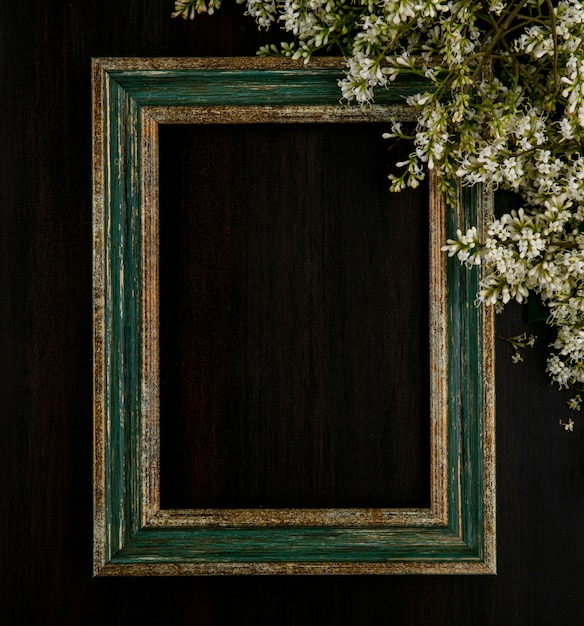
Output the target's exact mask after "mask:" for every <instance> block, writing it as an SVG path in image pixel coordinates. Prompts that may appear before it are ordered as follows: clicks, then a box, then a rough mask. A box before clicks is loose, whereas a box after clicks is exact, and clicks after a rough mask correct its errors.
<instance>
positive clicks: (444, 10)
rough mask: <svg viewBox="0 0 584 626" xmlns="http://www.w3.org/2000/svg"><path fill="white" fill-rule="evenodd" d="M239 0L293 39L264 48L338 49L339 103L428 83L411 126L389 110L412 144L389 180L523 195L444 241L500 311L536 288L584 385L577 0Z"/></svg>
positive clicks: (581, 12) (180, 11) (556, 374)
mask: <svg viewBox="0 0 584 626" xmlns="http://www.w3.org/2000/svg"><path fill="white" fill-rule="evenodd" d="M238 2H239V3H243V4H245V6H246V12H247V14H249V15H250V16H252V17H253V18H254V19H255V20H256V22H257V24H258V26H259V27H260V28H268V27H269V26H270V25H275V24H278V25H279V26H281V27H282V28H283V29H284V30H285V31H286V32H288V33H289V34H290V35H291V38H293V39H294V41H293V42H292V43H283V44H281V45H280V46H275V45H273V44H269V45H267V46H264V47H262V48H261V50H260V54H263V55H280V56H286V57H291V58H293V59H301V60H304V62H305V63H308V62H309V61H310V59H311V57H312V55H313V54H315V53H318V52H319V51H321V50H324V51H327V50H331V49H334V50H336V51H337V52H338V51H340V53H341V54H342V55H343V57H344V58H345V59H346V68H345V73H344V76H343V77H342V78H341V79H340V80H339V87H340V92H341V96H342V100H344V101H345V102H347V103H357V104H359V105H366V104H368V103H371V102H373V100H374V98H375V96H376V94H377V93H379V92H380V91H382V90H386V89H390V88H391V86H392V83H393V82H394V81H397V80H400V78H401V77H402V76H406V77H408V79H409V78H411V77H412V76H414V77H416V78H417V79H419V81H425V82H424V85H425V87H424V88H420V89H419V90H417V91H418V92H417V93H411V95H410V96H409V97H408V98H407V100H406V103H407V105H408V106H409V107H411V108H412V109H413V111H414V113H415V116H416V120H417V121H416V125H415V129H413V131H412V132H411V133H410V131H408V134H407V135H406V133H405V131H404V130H403V128H402V126H401V124H400V123H399V122H395V121H393V122H391V124H392V125H391V128H390V130H389V131H388V132H386V133H385V134H384V137H386V138H393V139H401V140H408V141H411V143H412V149H411V152H410V154H409V156H408V157H407V158H406V159H405V160H403V161H401V162H400V163H398V164H397V168H398V170H399V172H398V173H393V174H391V175H390V176H389V179H390V185H391V189H392V190H394V191H400V190H402V189H404V188H406V187H414V188H415V187H417V186H418V185H419V184H420V181H421V180H423V179H424V177H425V175H426V172H427V171H428V170H433V172H434V173H435V174H436V175H437V177H438V180H439V181H440V182H439V185H440V190H441V191H442V192H443V193H444V194H445V195H446V197H447V199H448V200H451V201H452V199H453V198H454V197H455V185H454V184H453V181H455V180H456V181H458V183H459V184H462V185H467V186H470V185H475V184H482V185H484V186H486V187H489V188H491V189H493V190H496V189H503V190H510V191H514V192H516V193H518V194H519V195H520V196H521V198H522V200H521V202H522V208H521V209H519V210H517V211H514V212H511V213H508V214H506V215H503V216H501V217H499V218H498V219H497V220H494V221H493V222H492V223H491V224H490V225H489V227H488V228H487V232H486V233H479V232H477V229H476V228H470V229H468V230H466V232H462V231H461V230H459V231H457V233H456V235H455V236H453V237H452V238H451V239H448V240H447V242H446V245H445V246H444V248H443V250H445V251H446V252H447V253H448V254H449V255H450V256H453V257H456V258H457V259H458V260H459V261H460V262H462V263H465V264H467V265H469V266H473V265H481V266H482V280H481V283H480V290H479V294H478V300H479V301H481V302H483V303H485V304H490V305H494V306H495V307H496V308H497V309H500V308H501V307H502V306H503V305H505V304H507V303H508V302H510V301H512V300H516V301H518V302H523V301H524V300H525V299H526V298H527V297H528V295H529V294H530V293H537V294H538V295H539V297H540V298H541V300H542V301H543V303H544V305H545V306H546V307H547V309H548V311H549V319H548V322H549V323H550V324H552V325H554V326H555V327H557V330H558V333H557V339H556V341H555V342H554V344H553V354H552V355H550V357H549V360H548V364H547V371H548V373H549V374H550V376H551V377H552V379H553V380H554V381H555V382H557V383H558V385H560V387H565V386H567V385H569V384H573V383H575V382H578V383H583V382H584V2H582V0H550V2H545V3H544V2H543V1H542V0H526V1H525V2H515V1H514V2H512V1H510V0H484V1H483V2H476V0H351V1H349V0H238ZM220 4H221V0H177V1H176V3H175V12H174V13H173V15H174V16H175V17H178V16H181V17H183V18H185V19H186V18H191V19H192V18H194V17H195V15H196V14H197V13H213V12H214V11H215V10H216V9H218V8H219V6H220ZM485 15H486V17H485ZM494 24H495V25H498V26H493V25H494ZM503 24H506V25H507V28H508V30H507V31H506V32H503V31H501V30H499V29H500V26H501V25H503ZM519 359H520V355H519V356H518V357H517V358H516V360H517V361H519Z"/></svg>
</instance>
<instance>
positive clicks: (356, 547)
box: [96, 60, 493, 575]
mask: <svg viewBox="0 0 584 626" xmlns="http://www.w3.org/2000/svg"><path fill="white" fill-rule="evenodd" d="M180 61H182V63H178V62H177V64H178V65H181V66H182V65H184V62H185V60H180ZM240 62H241V60H240ZM187 64H188V63H187ZM247 64H248V66H252V65H253V61H248V63H247ZM110 65H111V63H110ZM113 65H114V66H115V63H114V64H113ZM138 65H139V63H138ZM121 66H122V67H123V68H124V69H115V68H114V69H103V70H102V71H101V72H99V73H98V74H97V76H99V77H100V80H101V81H103V85H102V87H103V102H102V103H98V104H99V105H103V116H104V133H103V134H104V137H103V150H102V154H101V157H102V162H101V163H98V164H96V167H100V168H103V172H104V183H103V186H104V189H103V207H101V210H102V213H103V215H102V219H103V229H104V233H105V241H104V242H103V246H104V251H103V252H104V265H105V267H103V268H96V271H97V272H99V271H103V282H104V294H96V296H100V295H103V296H104V302H105V304H104V309H103V339H104V355H103V362H104V370H105V373H104V388H105V406H104V409H103V416H96V420H100V419H103V422H104V423H103V425H102V429H103V439H104V443H103V445H104V459H105V460H104V466H103V468H101V471H102V474H103V475H101V474H100V475H97V474H96V482H99V481H103V488H104V492H105V496H104V501H103V506H104V507H105V511H104V519H105V528H103V529H100V528H98V529H97V530H96V532H98V533H103V535H104V536H101V535H100V536H99V537H96V543H99V542H103V543H104V544H105V549H104V554H103V561H104V562H102V563H97V564H96V570H98V571H99V572H100V573H103V574H106V575H107V574H108V573H112V572H114V574H116V575H117V574H124V573H126V574H133V573H134V574H135V573H138V574H143V573H150V574H167V573H176V572H175V571H174V570H167V569H165V567H166V566H167V565H168V564H174V565H176V566H180V565H181V564H182V565H185V566H188V565H189V564H193V563H195V564H197V566H198V569H197V570H196V573H246V572H247V573H249V570H245V569H243V570H238V569H237V567H236V566H238V565H241V564H246V563H247V564H253V563H262V564H264V565H266V566H267V569H265V571H264V570H262V571H259V572H257V573H270V572H275V573H283V572H284V571H286V570H282V569H278V567H276V564H301V563H313V564H318V565H322V568H321V569H319V570H314V571H316V572H317V573H326V572H331V573H334V572H336V571H339V572H342V573H367V572H368V570H367V568H365V569H363V568H362V565H363V564H364V563H365V564H367V563H369V564H384V563H387V564H394V565H395V566H396V569H388V570H387V571H395V572H398V573H399V572H400V571H401V572H403V571H420V572H425V571H429V572H433V571H437V572H440V573H449V572H465V571H469V572H474V571H480V572H482V573H485V572H492V571H493V562H492V560H491V563H487V565H486V566H485V567H484V568H483V569H480V568H479V569H465V565H464V564H478V565H480V564H482V563H483V559H484V558H485V519H484V500H485V488H484V485H485V477H484V476H483V470H484V462H485V461H484V454H483V453H484V445H485V443H484V439H483V436H484V424H483V416H484V411H485V407H484V406H483V398H484V384H485V383H484V380H483V374H484V372H483V362H484V354H483V352H482V351H483V346H482V345H481V338H482V337H483V335H484V328H483V324H484V319H483V314H482V312H481V309H480V308H478V307H476V306H475V303H474V301H475V297H476V292H477V288H478V272H477V270H476V269H475V270H473V271H468V270H467V269H466V268H461V267H460V266H459V264H458V263H457V262H456V261H455V260H452V259H451V260H450V261H449V263H448V270H447V281H448V303H447V318H448V356H447V359H448V365H447V369H448V386H449V400H448V428H449V433H448V442H449V443H448V446H449V447H448V459H449V465H450V471H449V480H448V520H449V521H448V525H447V526H439V525H436V524H434V525H433V526H428V527H420V526H415V527H414V526H412V527H408V526H401V527H400V526H395V527H391V526H389V527H388V526H387V525H385V526H379V527H375V526H366V527H350V528H344V527H334V526H333V527H330V526H328V527H317V526H315V527H309V528H299V527H293V526H292V527H278V528H275V527H254V528H248V527H196V528H195V527H187V528H185V527H180V528H179V527H172V526H164V527H149V526H148V525H146V526H145V527H143V528H142V522H141V519H142V503H141V496H142V486H141V467H140V463H141V455H142V448H141V446H142V440H141V427H142V425H141V397H142V395H141V394H142V389H141V385H142V378H141V374H142V372H141V367H142V365H141V358H142V354H141V345H142V343H141V333H142V328H141V316H142V311H141V302H142V297H143V293H142V290H143V285H142V248H141V246H142V242H141V232H142V231H141V226H142V224H141V213H142V211H141V208H142V198H141V181H142V177H143V171H142V168H143V164H142V163H141V159H140V146H141V142H142V139H143V138H142V129H141V124H140V112H141V109H142V107H144V106H168V107H173V106H178V105H180V106H199V107H201V106H204V107H226V106H250V105H251V106H268V105H269V106H272V105H274V106H281V105H282V106H322V105H326V106H336V105H338V102H339V95H340V93H339V89H338V85H337V81H338V79H339V77H340V76H341V75H342V71H341V70H339V69H338V68H337V69H330V68H324V69H316V70H311V69H306V68H304V67H298V68H295V69H286V70H276V69H269V68H268V69H265V68H264V69H237V70H225V69H215V70H208V69H200V66H197V67H195V68H193V69H184V68H182V69H180V70H172V69H171V70H168V69H164V70H161V69H153V70H145V69H143V68H142V69H127V67H128V66H127V64H125V65H124V64H123V63H122V64H121ZM102 67H105V68H107V67H108V62H107V60H105V61H104V62H103V66H102ZM423 88H424V84H423V83H421V82H420V79H419V78H417V77H414V76H412V77H411V78H409V79H408V78H407V77H406V78H401V79H400V82H396V83H395V84H392V87H391V89H390V90H388V91H387V92H385V93H384V94H382V95H380V97H379V98H378V102H379V103H380V104H396V103H401V102H403V99H404V97H405V96H407V95H410V94H412V93H417V92H419V91H420V90H423ZM462 196H463V198H462V202H461V204H460V207H459V209H460V210H458V211H457V210H455V209H450V210H449V214H448V217H447V221H448V231H449V235H452V234H453V233H454V231H455V230H456V228H457V227H460V228H463V229H465V228H467V227H468V226H470V225H472V224H475V223H477V222H478V221H480V218H481V215H480V211H482V210H483V209H482V205H481V198H480V191H479V190H478V189H470V190H464V192H463V194H462ZM351 563H355V564H360V566H359V567H360V569H359V568H358V569H355V570H346V569H343V567H344V566H345V565H347V564H349V565H350V564H351ZM412 563H413V564H418V565H419V569H414V570H408V569H407V567H406V565H405V564H412ZM270 564H273V566H274V567H273V568H272V569H270ZM400 564H402V565H404V567H405V568H406V569H403V568H402V569H401V570H400V569H399V567H401V565H400ZM449 565H452V568H451V569H449ZM199 566H200V567H199ZM206 566H208V567H207V569H205V567H206ZM337 566H338V567H337ZM408 567H409V565H408ZM141 568H142V569H141ZM335 568H337V569H335ZM194 571H195V570H194ZM371 571H375V573H383V572H384V571H385V570H383V568H381V569H375V570H371ZM252 573H256V571H255V570H252ZM300 573H303V572H302V571H301V572H300ZM309 573H312V571H310V572H309Z"/></svg>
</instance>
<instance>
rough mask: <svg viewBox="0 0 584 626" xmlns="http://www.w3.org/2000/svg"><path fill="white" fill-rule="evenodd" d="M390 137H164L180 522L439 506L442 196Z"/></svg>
mask: <svg viewBox="0 0 584 626" xmlns="http://www.w3.org/2000/svg"><path fill="white" fill-rule="evenodd" d="M383 130H384V127H383V126H382V125H377V124H343V125H335V126H333V125H328V124H309V125H287V124H286V125H281V124H280V125H269V124H267V125H251V126H250V125H247V126H245V125H244V126H229V125H228V126H202V127H198V126H191V127H181V126H174V127H172V126H171V127H166V128H163V129H162V130H161V168H162V169H161V179H160V180H161V185H160V187H161V206H160V212H161V241H162V250H161V296H160V298H161V306H162V320H161V352H162V362H161V379H162V383H163V386H162V408H161V428H162V432H161V440H162V445H163V456H162V471H161V474H162V488H161V492H162V505H163V507H164V508H194V507H195V506H198V507H215V506H224V507H242V506H243V507H268V508H269V507H351V506H353V507H356V506H368V507H371V506H385V507H388V506H429V503H430V492H429V487H430V485H429V464H428V460H429V458H430V449H429V428H430V426H429V408H428V380H429V359H428V326H429V320H428V293H427V292H428V289H427V286H428V281H429V277H428V269H427V268H428V247H427V242H428V227H427V222H428V210H427V207H428V193H427V189H426V188H425V187H424V189H423V190H421V191H419V192H415V193H412V192H409V193H404V194H402V195H400V196H397V195H396V194H391V193H390V192H389V190H388V188H387V173H388V171H389V170H390V168H389V165H388V161H387V154H388V148H387V145H386V144H387V142H386V141H384V140H383V139H382V137H381V134H382V132H383ZM346 146H351V151H350V153H349V154H347V153H346ZM408 149H409V146H407V145H406V146H402V147H401V148H398V147H396V149H395V150H393V151H392V155H393V157H392V158H397V159H398V160H403V159H404V158H406V157H407V150H408ZM179 181H180V182H179ZM177 442H178V444H179V445H178V446H177V445H176V444H177Z"/></svg>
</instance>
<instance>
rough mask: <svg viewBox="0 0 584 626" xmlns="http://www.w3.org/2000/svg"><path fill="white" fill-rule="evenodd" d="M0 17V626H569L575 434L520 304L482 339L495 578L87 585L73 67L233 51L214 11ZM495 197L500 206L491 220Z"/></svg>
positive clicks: (250, 33) (78, 101)
mask: <svg viewBox="0 0 584 626" xmlns="http://www.w3.org/2000/svg"><path fill="white" fill-rule="evenodd" d="M171 11H172V3H171V2H167V1H150V2H148V1H147V0H135V1H132V0H128V1H127V2H123V3H120V2H112V1H102V2H86V1H80V0H75V1H70V2H63V1H61V0H46V1H45V2H33V3H31V4H27V3H23V2H17V1H15V0H4V1H3V2H2V4H1V5H0V64H1V72H0V120H2V134H1V135H0V148H1V149H0V281H1V282H0V328H1V332H0V350H1V352H0V354H1V358H0V364H1V371H0V385H1V394H0V398H1V405H0V441H1V443H2V454H1V455H0V477H1V484H2V494H1V500H0V502H1V506H0V533H1V537H2V540H1V543H0V545H1V552H0V567H1V572H0V573H1V576H0V585H1V587H0V588H1V590H2V592H1V596H0V619H1V621H2V622H3V623H7V624H10V623H12V624H26V623H34V624H43V625H45V624H59V625H61V624H108V625H110V624H197V625H202V624H213V625H224V624H250V625H253V626H256V625H258V624H310V623H320V624H355V625H360V626H361V625H364V626H366V625H370V624H380V623H381V624H424V625H425V624H436V625H442V624H456V625H458V624H460V625H463V624H464V625H466V624H501V625H506V624H526V625H531V624H545V625H547V624H558V625H570V624H575V625H576V624H581V623H582V622H583V621H584V599H583V594H582V588H583V584H584V539H583V536H584V533H583V532H582V526H583V522H584V450H583V448H582V433H583V432H584V430H583V428H584V421H583V420H582V418H580V417H579V415H578V414H576V415H574V417H575V419H576V426H575V429H574V432H573V433H570V432H567V431H565V430H564V429H563V428H562V427H561V426H560V425H559V420H560V419H563V420H564V421H565V420H567V419H568V418H569V417H570V413H569V411H567V409H566V407H565V403H564V401H565V399H566V398H567V397H569V395H570V394H566V393H562V394H559V393H558V392H557V391H556V390H554V389H553V388H551V387H550V385H549V382H548V380H547V378H546V376H545V374H544V366H545V354H546V350H547V348H546V344H548V343H549V341H550V339H551V337H550V335H549V333H547V331H546V330H545V328H541V327H540V326H537V325H530V326H527V325H526V323H525V322H524V320H523V311H522V309H521V308H520V307H515V306H514V307H510V308H509V310H508V311H507V312H505V313H504V314H503V315H502V316H500V317H499V318H498V319H497V329H498V331H499V332H500V333H501V334H503V335H513V334H518V333H519V332H522V331H523V330H524V329H525V328H528V330H530V331H531V332H535V333H536V334H538V335H539V336H540V345H539V347H538V348H536V349H534V350H531V351H529V352H527V353H526V355H525V362H524V363H523V364H520V365H513V364H512V363H511V360H510V356H511V354H512V350H511V348H510V347H509V346H508V345H507V344H506V343H504V342H502V341H500V342H498V345H497V479H498V487H497V498H498V503H497V512H498V529H497V543H498V562H499V574H498V575H497V576H492V577H453V576H443V577H436V576H430V577H423V576H403V577H326V576H322V577H315V578H311V577H304V578H303V577H268V578H261V577H257V578H254V577H243V578H185V579H159V578H151V579H131V578H130V579H93V578H92V577H91V554H92V549H91V519H92V510H91V506H92V505H91V502H92V496H91V490H92V487H91V485H92V397H91V396H92V356H91V84H90V59H91V57H92V56H234V55H235V56H245V55H253V54H254V52H255V50H256V48H257V46H258V45H259V43H261V42H264V41H268V40H272V41H273V40H275V41H278V40H279V38H280V37H279V35H278V34H275V35H273V36H272V38H271V39H270V38H269V36H267V35H265V34H258V33H257V31H256V28H255V25H254V23H253V22H252V21H251V20H249V19H248V18H244V17H242V16H241V13H242V11H241V7H239V6H233V5H232V4H231V3H230V4H228V6H225V7H224V8H223V9H221V11H220V12H219V13H218V14H217V15H215V16H213V17H206V16H204V17H201V18H199V19H197V20H196V22H195V23H194V24H193V23H185V22H183V21H182V20H171V19H170V13H171ZM503 204H504V199H501V200H500V205H501V206H503Z"/></svg>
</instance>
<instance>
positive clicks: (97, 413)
mask: <svg viewBox="0 0 584 626" xmlns="http://www.w3.org/2000/svg"><path fill="white" fill-rule="evenodd" d="M92 116H93V137H92V143H93V181H92V182H93V220H92V229H93V371H94V375H93V385H94V390H93V398H94V404H93V421H94V428H93V432H94V435H93V437H94V458H93V464H94V478H93V567H94V570H93V573H94V575H97V573H98V572H99V570H100V569H101V568H103V567H104V565H105V563H106V556H105V553H106V546H105V541H106V539H105V537H106V520H105V517H106V515H105V506H106V502H105V439H104V437H105V387H106V385H105V371H106V366H105V292H104V288H105V283H104V280H105V277H104V271H105V268H104V263H105V232H104V208H105V207H104V202H105V194H104V184H105V174H104V163H103V156H104V154H103V151H104V145H103V135H104V70H103V67H102V66H101V63H100V62H99V59H93V60H92Z"/></svg>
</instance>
